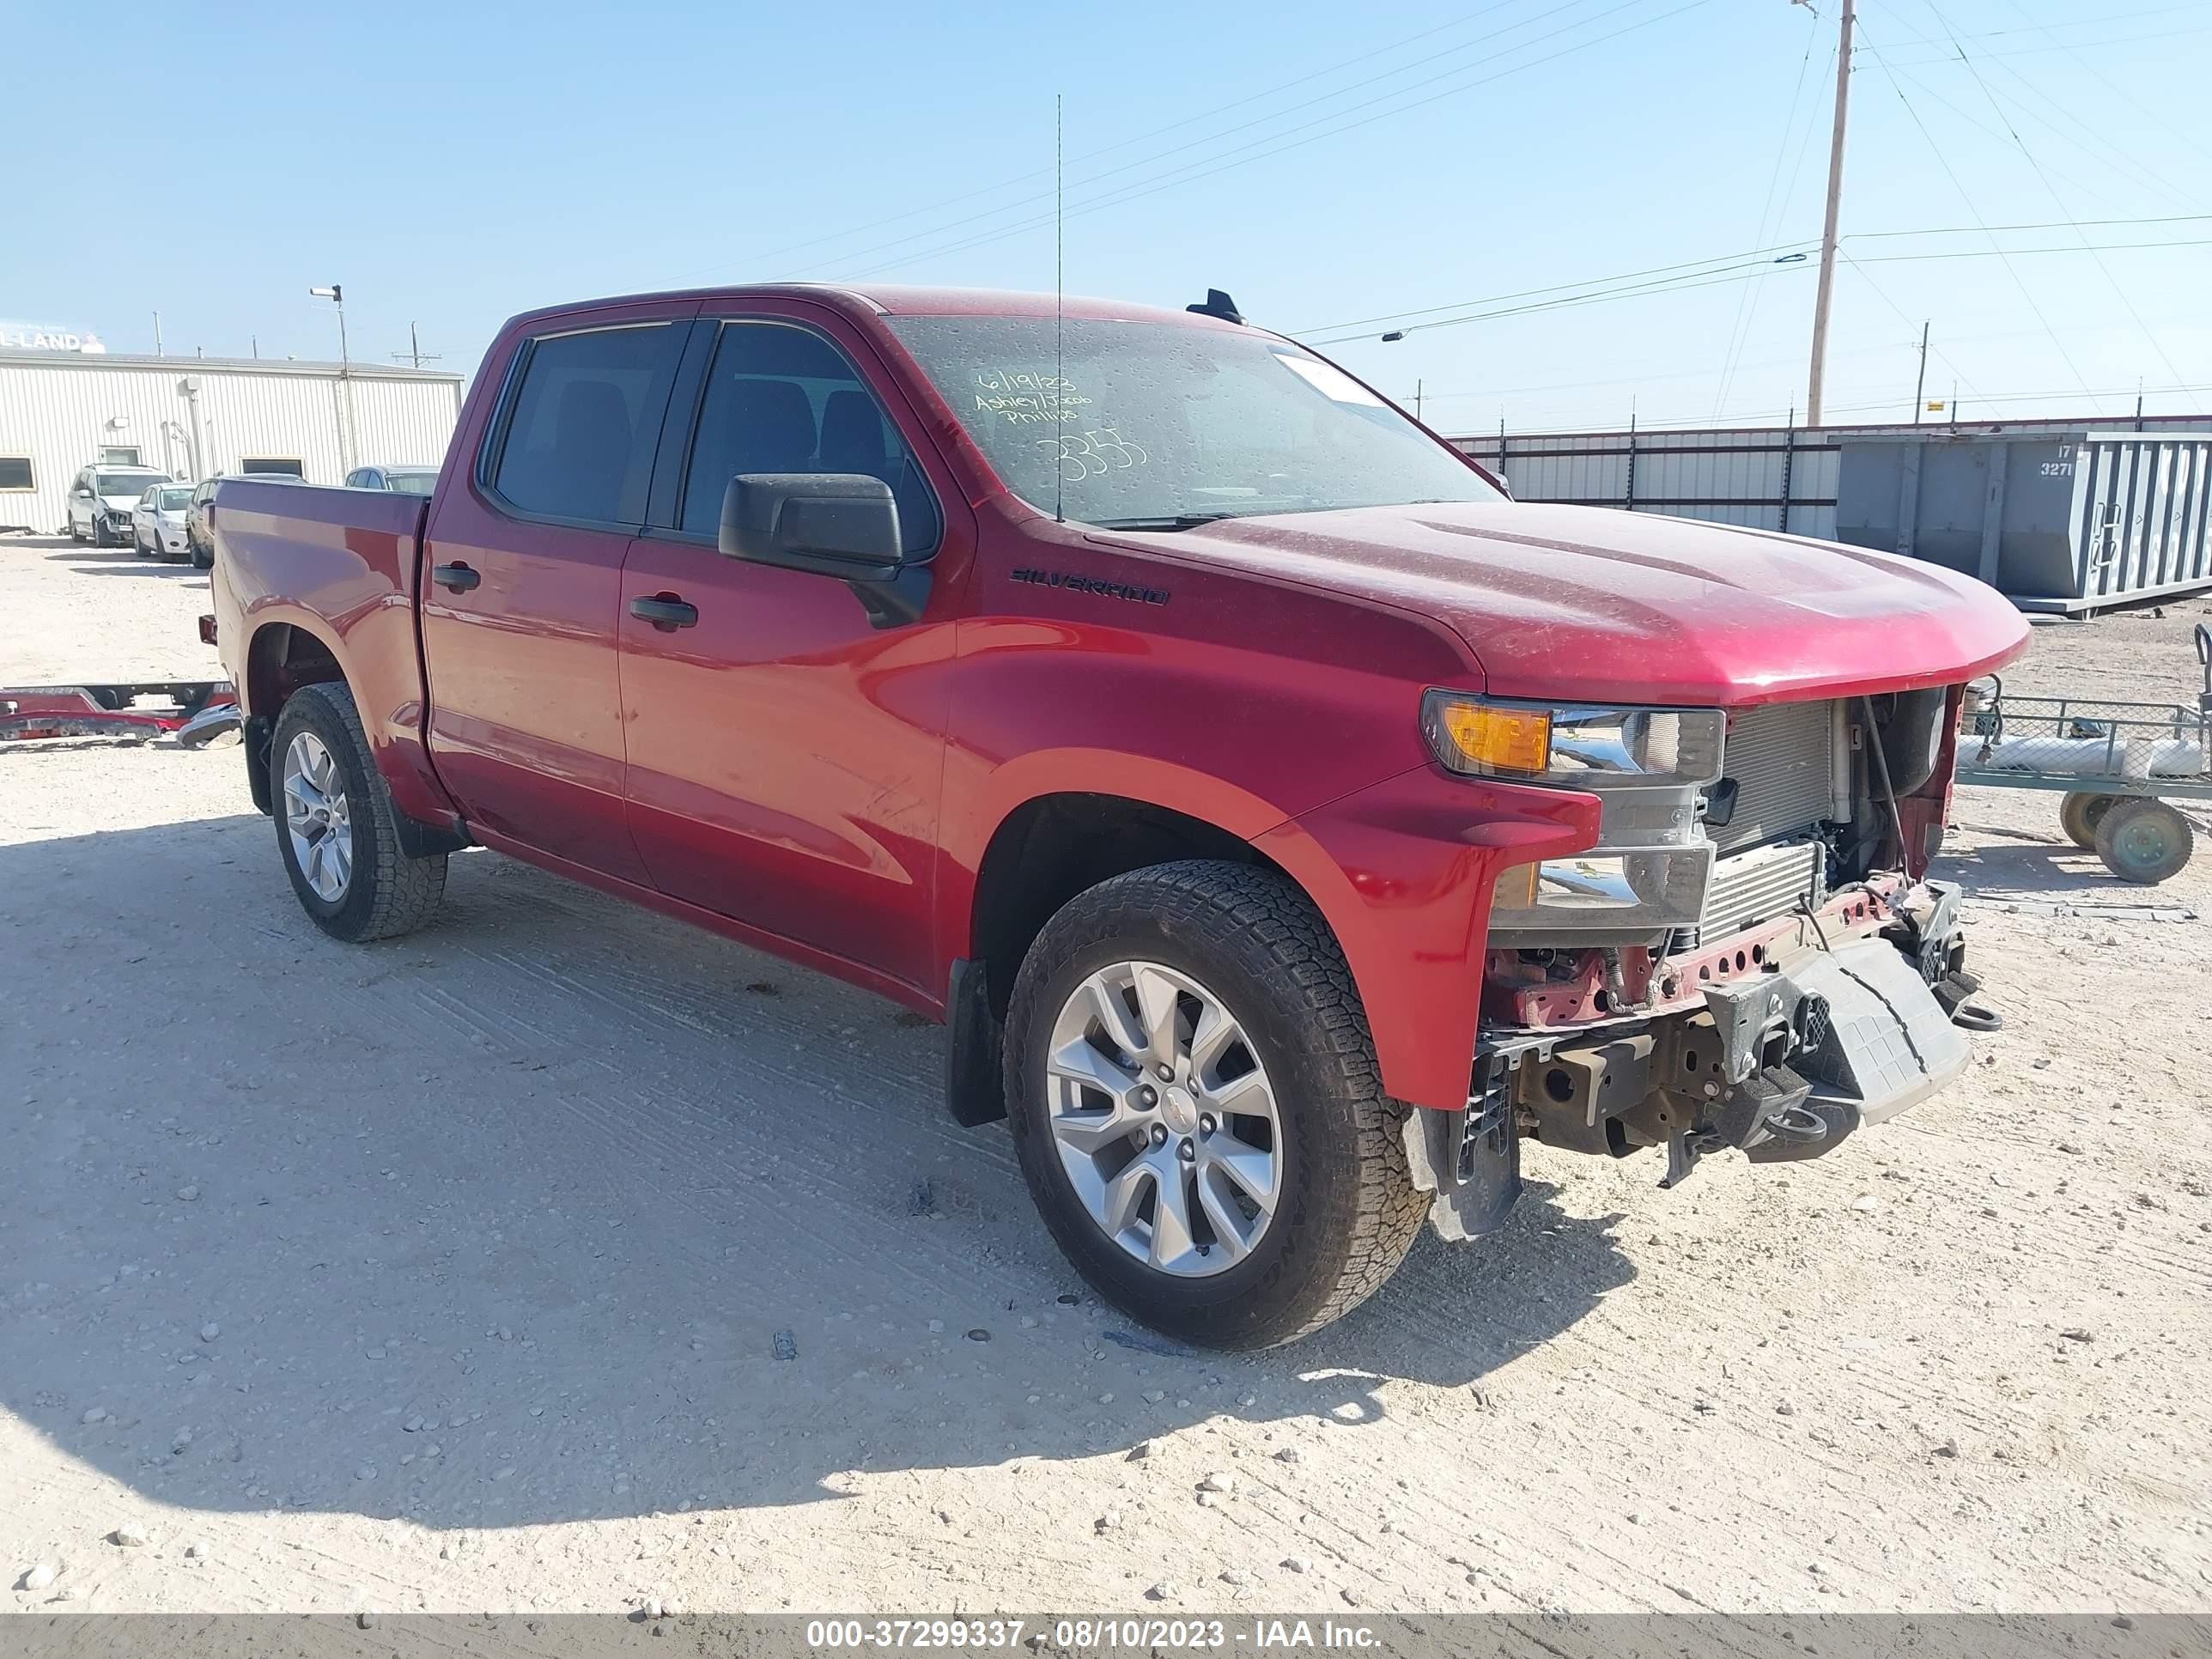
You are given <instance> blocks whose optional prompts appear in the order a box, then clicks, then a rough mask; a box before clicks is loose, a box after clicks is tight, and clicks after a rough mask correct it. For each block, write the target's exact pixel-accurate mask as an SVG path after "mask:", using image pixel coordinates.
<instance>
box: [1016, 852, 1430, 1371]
mask: <svg viewBox="0 0 2212 1659" xmlns="http://www.w3.org/2000/svg"><path fill="white" fill-rule="evenodd" d="M1131 959H1145V960H1150V961H1152V962H1157V963H1161V964H1163V965H1164V966H1167V967H1170V968H1173V969H1176V970H1178V971H1181V972H1184V973H1188V974H1189V975H1192V976H1193V977H1194V978H1196V979H1199V980H1201V981H1203V982H1204V983H1205V984H1206V986H1207V987H1210V988H1211V989H1212V991H1213V992H1215V993H1216V994H1218V995H1219V996H1220V997H1221V998H1222V999H1223V1000H1225V1003H1226V1004H1227V1005H1228V1006H1230V1007H1231V1009H1233V1011H1234V1012H1235V1014H1236V1017H1237V1019H1238V1020H1239V1022H1240V1023H1241V1024H1243V1028H1244V1030H1245V1032H1246V1034H1247V1036H1248V1037H1249V1040H1250V1041H1251V1042H1252V1043H1253V1045H1254V1047H1255V1051H1256V1052H1257V1055H1258V1058H1259V1060H1261V1063H1262V1064H1263V1065H1264V1066H1266V1068H1267V1075H1268V1076H1269V1078H1270V1079H1273V1083H1274V1086H1275V1094H1276V1099H1277V1104H1278V1108H1279V1111H1280V1114H1281V1118H1282V1122H1283V1140H1284V1143H1285V1144H1284V1146H1283V1148H1282V1149H1281V1152H1280V1156H1281V1157H1282V1158H1283V1170H1284V1173H1283V1194H1284V1196H1283V1200H1282V1202H1281V1206H1280V1207H1279V1209H1278V1211H1277V1212H1276V1214H1275V1217H1274V1219H1273V1223H1272V1224H1271V1225H1270V1226H1269V1227H1268V1229H1267V1232H1266V1233H1265V1234H1263V1235H1262V1236H1261V1238H1260V1240H1259V1242H1258V1243H1257V1244H1256V1245H1255V1247H1254V1248H1253V1250H1252V1253H1251V1255H1249V1257H1248V1258H1247V1259H1246V1260H1244V1261H1240V1262H1238V1263H1237V1265H1236V1266H1235V1267H1231V1268H1229V1269H1227V1270H1225V1271H1224V1272H1222V1273H1217V1274H1213V1275H1212V1276H1209V1277H1201V1278H1179V1277H1176V1276H1174V1275H1171V1274H1169V1273H1162V1272H1160V1271H1158V1270H1157V1269H1155V1268H1153V1267H1150V1266H1149V1265H1147V1264H1146V1263H1145V1262H1142V1261H1138V1260H1137V1259H1136V1258H1135V1257H1134V1256H1133V1255H1129V1254H1128V1253H1127V1251H1125V1250H1123V1249H1121V1246H1120V1245H1118V1244H1116V1243H1115V1242H1114V1241H1113V1240H1112V1239H1111V1238H1109V1237H1107V1236H1106V1234H1105V1232H1104V1231H1103V1229H1102V1228H1101V1227H1100V1226H1099V1225H1098V1224H1097V1223H1096V1222H1095V1221H1093V1220H1092V1218H1091V1214H1090V1212H1088V1210H1086V1209H1085V1206H1084V1205H1083V1204H1082V1202H1081V1200H1079V1199H1078V1198H1077V1196H1076V1194H1075V1192H1074V1189H1073V1188H1072V1187H1071V1186H1070V1184H1069V1182H1068V1179H1067V1176H1066V1171H1065V1170H1064V1169H1063V1168H1062V1167H1061V1164H1060V1157H1059V1153H1058V1152H1057V1150H1056V1149H1055V1146H1054V1139H1053V1133H1052V1128H1051V1125H1050V1122H1049V1121H1048V1113H1049V1104H1048V1103H1049V1094H1048V1089H1047V1085H1046V1082H1045V1060H1046V1048H1047V1047H1048V1043H1049V1042H1050V1039H1051V1036H1052V1027H1053V1023H1054V1019H1055V1018H1056V1017H1057V1015H1058V1013H1059V1012H1060V1008H1061V1006H1062V1005H1063V1004H1065V1003H1066V1000H1067V999H1068V998H1069V996H1071V995H1072V994H1073V993H1074V991H1075V989H1076V987H1078V986H1079V985H1080V984H1081V983H1082V982H1083V981H1084V980H1085V978H1086V977H1087V976H1088V975H1091V973H1093V972H1095V971H1097V969H1099V968H1101V967H1102V966H1104V965H1106V964H1109V963H1115V962H1117V961H1123V960H1131ZM1006 1101H1007V1104H1008V1108H1009V1116H1010V1117H1011V1119H1012V1128H1013V1134H1014V1145H1015V1149H1016V1152H1017V1153H1018V1156H1019V1158H1020V1162H1021V1166H1022V1173H1023V1175H1024V1177H1025V1178H1026V1179H1027V1180H1028V1182H1029V1186H1030V1194H1031V1195H1032V1196H1033V1197H1034V1198H1035V1200H1036V1205H1037V1207H1038V1209H1039V1210H1040V1211H1041V1212H1042V1214H1043V1216H1044V1220H1045V1225H1047V1226H1048V1228H1050V1230H1051V1231H1052V1235H1053V1237H1054V1240H1055V1241H1056V1242H1057V1243H1059V1245H1060V1249H1061V1250H1062V1251H1063V1252H1065V1253H1066V1255H1067V1257H1068V1259H1069V1260H1070V1261H1073V1263H1074V1264H1075V1266H1076V1267H1077V1268H1078V1269H1079V1271H1080V1272H1081V1273H1082V1274H1083V1276H1084V1277H1085V1279H1088V1280H1089V1281H1090V1283H1091V1285H1092V1286H1093V1287H1095V1288H1096V1289H1097V1291H1098V1292H1099V1294H1100V1295H1102V1296H1103V1297H1105V1298H1106V1299H1107V1300H1108V1301H1109V1302H1111V1303H1113V1304H1115V1306H1116V1307H1119V1308H1121V1310H1124V1311H1125V1312H1127V1313H1128V1314H1129V1315H1130V1316H1132V1317H1133V1318H1135V1319H1138V1320H1139V1321H1141V1322H1144V1323H1145V1324H1147V1325H1150V1326H1152V1328H1155V1329H1157V1330H1160V1331H1163V1332H1165V1333H1167V1334H1170V1335H1171V1336H1175V1337H1177V1338H1180V1339H1181V1340H1184V1341H1187V1342H1192V1343H1196V1344H1201V1345H1204V1346H1208V1347H1217V1348H1261V1347H1269V1346H1274V1345H1276V1344H1279V1343H1284V1342H1290V1341H1293V1340H1296V1339H1297V1338H1299V1337H1301V1336H1304V1335H1306V1334H1309V1333H1310V1332H1312V1331H1315V1330H1317V1329H1319V1328H1321V1327H1322V1326H1323V1325H1326V1324H1328V1322H1330V1321H1331V1320H1334V1319H1336V1318H1338V1317H1340V1316H1342V1315H1344V1314H1346V1313H1347V1312H1349V1311H1350V1310H1352V1309H1353V1308H1355V1307H1357V1306H1358V1304H1360V1303H1362V1302H1364V1301H1365V1300H1366V1299H1367V1297H1370V1296H1371V1295H1373V1294H1374V1293H1375V1291H1377V1290H1379V1289H1380V1288H1381V1287H1382V1285H1383V1282H1384V1281H1385V1280H1387V1279H1389V1277H1390V1275H1391V1274H1392V1273H1394V1272H1395V1271H1396V1270H1397V1267H1398V1264H1399V1263H1400V1262H1401V1261H1403V1260H1404V1259H1405V1256H1406V1252H1407V1250H1408V1249H1411V1248H1412V1246H1413V1237H1414V1235H1415V1234H1416V1233H1418V1232H1419V1231H1420V1227H1421V1223H1422V1221H1423V1220H1424V1219H1425V1217H1426V1215H1427V1213H1428V1206H1429V1194H1426V1193H1425V1192H1423V1191H1421V1190H1420V1189H1419V1188H1416V1187H1415V1186H1414V1185H1413V1176H1412V1172H1411V1171H1410V1170H1409V1169H1408V1167H1407V1158H1406V1147H1405V1143H1404V1141H1403V1139H1401V1133H1400V1132H1401V1126H1402V1125H1403V1123H1404V1121H1405V1119H1406V1116H1407V1113H1408V1112H1409V1111H1411V1110H1412V1108H1410V1107H1407V1106H1406V1105H1405V1104H1403V1103H1401V1102H1397V1101H1394V1100H1392V1099H1391V1098H1389V1097H1388V1096H1387V1095H1385V1094H1384V1093H1383V1085H1382V1081H1381V1076H1380V1073H1379V1071H1378V1069H1377V1067H1376V1060H1375V1044H1374V1039H1373V1038H1372V1036H1370V1033H1369V1031H1368V1027H1367V1014H1366V1011H1365V1010H1364V1008H1363V1007H1362V1006H1361V1005H1360V1000H1359V994H1358V990H1357V988H1356V987H1354V986H1353V984H1352V971H1351V969H1349V968H1348V967H1347V966H1346V963H1345V960H1344V953H1343V951H1341V950H1340V949H1339V948H1338V945H1337V942H1336V939H1335V938H1334V935H1333V934H1331V933H1330V932H1329V929H1328V924H1327V922H1325V921H1323V920H1322V915H1321V913H1320V912H1319V911H1318V910H1316V908H1314V906H1313V903H1312V902H1311V901H1310V900H1309V899H1308V898H1307V897H1306V896H1305V895H1304V893H1302V892H1300V891H1299V890H1297V887H1295V886H1294V885H1292V884H1291V883H1290V882H1289V881H1288V880H1286V879H1285V878H1283V877H1282V876H1281V875H1279V874H1277V873H1276V872H1273V871H1269V870H1263V869H1259V868H1256V867H1254V866H1247V865H1237V864H1226V863H1217V862H1213V861H1211V860H1188V861H1185V862H1180V863H1175V864H1164V865H1157V866H1152V868H1149V869H1144V870H1136V871H1132V872H1129V873H1128V874H1127V875H1121V876H1116V877H1114V878H1112V879H1110V880H1108V881H1104V882H1101V883H1100V884H1098V885H1097V886H1096V887H1093V888H1091V889H1089V890H1086V891H1085V892H1082V893H1079V894H1078V895H1077V896H1075V897H1074V898H1073V899H1070V900H1069V901H1068V902H1067V903H1066V904H1065V905H1064V906H1062V907H1061V908H1060V910H1059V911H1058V912H1057V913H1056V914H1055V915H1054V916H1053V917H1052V919H1051V920H1050V921H1048V922H1046V923H1045V925H1044V927H1043V930H1042V932H1041V933H1038V935H1037V937H1036V941H1035V943H1033V944H1032V945H1030V951H1029V954H1028V956H1027V957H1025V958H1024V960H1023V963H1022V966H1021V970H1020V972H1019V974H1018V975H1017V977H1016V979H1015V981H1014V990H1013V998H1012V1006H1011V1007H1010V1008H1009V1009H1008V1011H1007V1018H1006Z"/></svg>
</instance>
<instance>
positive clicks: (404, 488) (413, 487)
mask: <svg viewBox="0 0 2212 1659" xmlns="http://www.w3.org/2000/svg"><path fill="white" fill-rule="evenodd" d="M384 476H385V477H386V480H388V481H389V482H390V483H391V485H392V488H393V489H396V490H398V492H399V493H400V494H401V495H428V494H429V493H430V490H431V489H432V487H433V486H434V485H435V484H436V483H437V482H438V475H437V474H436V473H435V472H387V473H386V474H385V475H384Z"/></svg>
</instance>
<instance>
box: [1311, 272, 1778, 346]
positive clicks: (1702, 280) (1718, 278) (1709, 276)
mask: <svg viewBox="0 0 2212 1659" xmlns="http://www.w3.org/2000/svg"><path fill="white" fill-rule="evenodd" d="M1801 257H1802V256H1801ZM1809 269H1811V267H1809V266H1807V265H1802V264H1784V263H1782V262H1781V261H1779V260H1774V259H1766V260H1759V261H1757V262H1754V263H1753V265H1752V267H1751V268H1750V269H1748V270H1745V269H1742V268H1741V267H1735V268H1734V270H1735V274H1733V275H1730V274H1727V273H1728V272H1729V270H1731V268H1730V267H1728V266H1723V267H1722V268H1721V269H1720V270H1718V271H1704V272H1692V273H1691V274H1690V275H1689V276H1682V277H1667V278H1662V279H1659V280H1657V281H1655V282H1650V283H1628V284H1626V285H1625V286H1623V287H1620V288H1613V289H1602V290H1601V291H1600V292H1598V293H1595V294H1578V295H1569V296H1568V297H1566V298H1565V299H1558V300H1541V301H1537V302H1536V303H1534V304H1533V305H1525V306H1507V307H1502V308H1501V309H1499V310H1496V311H1481V312H1474V313H1469V314H1468V315H1466V316H1463V317H1444V318H1441V319H1437V321H1435V322H1431V323H1415V324H1413V325H1410V326H1409V327H1407V328H1406V329H1404V330H1401V331H1394V332H1403V333H1411V332H1413V330H1415V329H1433V328H1457V327H1458V326H1459V325H1461V324H1462V323H1484V322H1491V321H1493V320H1495V319H1498V318H1500V317H1524V316H1527V315H1528V314H1529V313H1532V312H1538V311H1565V310H1569V309H1571V308H1572V307H1577V306H1588V305H1602V304H1605V303H1607V302H1609V301H1614V300H1634V299H1644V298H1647V297H1649V296H1650V295H1653V294H1679V293H1681V292H1683V291H1684V290H1686V289H1696V288H1715V287H1717V286H1719V285H1721V284H1722V283H1749V282H1756V281H1758V280H1759V278H1760V277H1762V276H1778V275H1780V274H1781V273H1783V272H1784V271H1795V270H1809ZM1367 337H1368V336H1367V335H1366V334H1365V333H1364V332H1363V333H1359V334H1338V335H1333V336H1331V337H1328V338H1327V339H1321V340H1314V341H1310V342H1309V343H1310V344H1313V345H1342V344H1344V343H1346V342H1347V341H1352V340H1364V339H1366V338H1367Z"/></svg>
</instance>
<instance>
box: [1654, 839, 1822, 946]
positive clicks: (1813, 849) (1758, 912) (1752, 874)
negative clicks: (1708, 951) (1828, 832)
mask: <svg viewBox="0 0 2212 1659" xmlns="http://www.w3.org/2000/svg"><path fill="white" fill-rule="evenodd" d="M1827 862H1828V849H1827V848H1826V847H1824V846H1822V845H1821V844H1820V842H1817V841H1802V842H1783V843H1780V844H1778V845H1776V846H1772V847H1753V848H1749V849H1748V850H1747V851H1744V852H1741V853H1735V854H1727V855H1724V856H1723V857H1721V858H1718V859H1716V860H1714V861H1713V878H1712V880H1711V883H1709V884H1707V886H1706V888H1705V909H1704V912H1703V914H1702V915H1700V916H1699V919H1698V928H1697V939H1696V940H1695V941H1692V940H1687V939H1684V940H1678V941H1677V948H1680V946H1681V945H1687V944H1691V943H1692V942H1696V943H1707V944H1709V943H1711V942H1712V941H1713V940H1716V939H1723V938H1725V937H1726V936H1727V935H1729V934H1730V933H1735V931H1736V930H1737V929H1738V928H1740V927H1750V926H1751V925H1752V924H1753V923H1754V922H1760V921H1770V920H1771V919H1772V918H1774V917H1776V916H1779V915H1788V914H1789V913H1790V911H1792V910H1795V909H1796V908H1799V906H1800V905H1801V904H1802V903H1807V902H1809V903H1811V904H1813V905H1814V906H1815V907H1817V906H1818V905H1819V904H1820V902H1821V900H1822V899H1824V898H1826V896H1827V894H1826V887H1827Z"/></svg>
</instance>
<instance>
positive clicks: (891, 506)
mask: <svg viewBox="0 0 2212 1659" xmlns="http://www.w3.org/2000/svg"><path fill="white" fill-rule="evenodd" d="M717 544H718V545H719V546H720V549H721V550H722V553H723V555H724V556H726V557H727V558H732V559H744V560H748V561H750V562H752V563H754V564H771V565H777V566H780V567H781V568H784V569H786V570H804V571H805V572H807V573H808V574H811V575H817V576H834V577H836V578H837V579H839V580H842V581H843V582H845V583H846V584H847V585H848V586H850V587H851V588H852V590H853V592H854V595H855V596H856V597H858V599H860V603H861V605H863V606H865V607H866V610H867V612H868V618H869V620H870V621H871V622H872V623H874V624H875V625H876V626H877V627H878V628H891V627H895V626H896V625H897V624H899V623H910V622H913V621H914V620H915V618H917V617H920V616H921V612H922V609H923V607H924V606H925V605H927V604H928V603H929V589H930V575H929V570H928V567H927V566H926V565H921V564H909V563H908V562H906V561H905V552H904V549H903V547H902V544H901V542H900V538H899V520H898V503H897V501H896V499H895V498H894V497H893V496H892V495H891V487H890V485H889V484H887V483H884V481H883V480H882V479H881V478H873V477H869V476H868V475H867V474H866V473H864V472H741V473H739V474H738V476H737V477H734V478H732V479H731V480H730V483H729V488H728V489H726V490H724V491H723V493H722V529H721V535H720V538H718V543H717Z"/></svg>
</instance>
